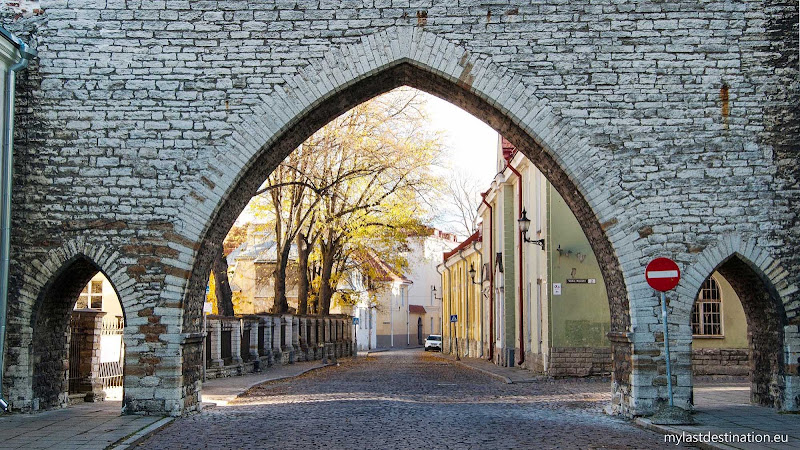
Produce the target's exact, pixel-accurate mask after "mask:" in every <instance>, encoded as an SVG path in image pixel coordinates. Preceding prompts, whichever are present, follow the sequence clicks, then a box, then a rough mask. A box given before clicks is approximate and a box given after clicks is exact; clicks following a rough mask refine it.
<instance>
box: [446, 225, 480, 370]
mask: <svg viewBox="0 0 800 450" xmlns="http://www.w3.org/2000/svg"><path fill="white" fill-rule="evenodd" d="M481 246H482V242H481V233H480V232H479V231H478V232H475V233H474V234H473V235H472V236H470V237H469V238H467V239H466V240H465V241H464V242H462V243H461V244H460V245H459V246H458V247H456V248H455V249H453V250H451V251H449V252H445V253H444V261H445V262H444V263H443V264H441V265H440V266H439V271H440V273H441V274H442V311H443V313H442V320H443V323H442V348H443V351H445V352H448V353H453V354H455V353H456V352H458V354H459V356H471V357H476V358H480V357H483V356H484V354H485V350H486V344H487V343H488V337H487V329H488V324H487V323H486V317H487V314H486V307H487V303H486V301H485V300H486V299H485V296H484V295H483V293H482V289H481V285H482V278H483V277H484V274H483V273H482V270H481V268H482V266H483V254H482V252H481Z"/></svg>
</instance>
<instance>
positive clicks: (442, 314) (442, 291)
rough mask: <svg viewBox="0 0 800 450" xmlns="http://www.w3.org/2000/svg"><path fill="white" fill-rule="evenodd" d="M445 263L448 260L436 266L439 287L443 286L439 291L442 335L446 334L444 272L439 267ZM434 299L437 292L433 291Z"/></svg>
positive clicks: (440, 329) (440, 330)
mask: <svg viewBox="0 0 800 450" xmlns="http://www.w3.org/2000/svg"><path fill="white" fill-rule="evenodd" d="M445 264H446V262H442V263H441V264H439V265H438V266H436V271H437V272H439V287H440V288H441V290H440V291H439V292H441V295H442V307H441V308H440V309H439V334H440V335H442V336H444V272H441V271H439V268H440V267H442V266H444V265H445ZM435 287H436V286H434V288H435ZM433 299H434V300H437V298H436V292H434V293H433ZM431 304H433V303H431ZM431 334H433V330H431ZM442 346H444V342H442ZM442 350H444V349H442Z"/></svg>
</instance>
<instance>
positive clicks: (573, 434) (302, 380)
mask: <svg viewBox="0 0 800 450" xmlns="http://www.w3.org/2000/svg"><path fill="white" fill-rule="evenodd" d="M608 392H609V388H608V381H607V380H555V381H542V382H537V383H530V384H512V385H508V384H504V383H501V382H498V381H497V380H495V379H493V378H491V377H488V376H486V375H483V374H480V373H478V372H476V371H473V370H470V369H467V368H463V367H461V366H458V365H455V364H453V363H450V362H448V361H445V360H443V359H440V358H438V357H436V356H434V355H428V354H425V353H423V352H421V351H419V350H406V351H394V352H386V353H377V354H373V355H372V356H370V357H368V358H359V359H357V360H355V361H353V360H347V361H344V362H342V363H341V364H340V366H339V367H328V368H324V369H320V370H317V371H314V372H311V373H308V374H305V375H303V376H300V377H297V378H294V379H291V380H286V381H276V382H270V383H266V384H263V385H260V386H257V387H255V388H253V389H250V390H249V391H248V392H246V393H245V394H244V395H242V396H241V397H240V398H239V399H237V400H236V401H235V402H234V403H233V404H231V405H228V406H226V407H218V408H212V409H209V410H206V411H203V412H202V413H199V414H195V415H192V416H189V417H184V418H181V419H179V420H176V421H175V422H173V423H172V425H170V426H169V427H167V428H166V429H164V430H162V431H161V432H159V433H158V434H155V435H153V436H152V437H150V439H148V440H147V441H145V442H143V443H141V444H140V446H141V447H142V448H148V449H149V448H155V449H158V448H164V449H167V448H169V449H177V448H281V449H300V448H303V449H312V448H348V449H360V448H380V449H383V448H404V449H405V448H458V449H461V448H476V449H478V448H479V449H486V448H509V449H519V448H637V449H640V448H666V447H667V445H666V444H664V439H663V437H662V436H661V435H658V434H656V433H652V432H648V431H643V430H641V429H638V428H636V427H634V426H633V425H632V424H630V423H628V422H626V421H624V420H621V419H617V418H614V417H609V416H606V415H604V414H603V413H602V408H603V406H604V405H605V404H606V403H607V402H608V398H609V394H608ZM669 447H672V448H674V445H671V446H669Z"/></svg>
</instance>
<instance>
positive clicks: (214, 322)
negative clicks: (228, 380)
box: [206, 316, 225, 368]
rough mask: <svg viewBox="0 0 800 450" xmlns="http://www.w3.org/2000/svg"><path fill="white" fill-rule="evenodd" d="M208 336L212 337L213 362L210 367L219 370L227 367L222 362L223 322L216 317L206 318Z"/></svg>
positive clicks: (210, 362)
mask: <svg viewBox="0 0 800 450" xmlns="http://www.w3.org/2000/svg"><path fill="white" fill-rule="evenodd" d="M206 320H207V322H206V326H207V327H208V335H209V336H210V337H211V361H209V362H208V363H209V367H215V368H219V367H222V366H224V365H225V362H224V361H223V360H222V322H220V320H219V318H217V317H215V316H206Z"/></svg>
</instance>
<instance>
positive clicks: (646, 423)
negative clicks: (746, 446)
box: [633, 417, 738, 450]
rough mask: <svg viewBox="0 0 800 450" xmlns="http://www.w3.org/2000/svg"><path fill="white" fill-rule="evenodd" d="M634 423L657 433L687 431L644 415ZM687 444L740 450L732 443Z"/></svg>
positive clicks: (717, 449) (715, 449)
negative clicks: (655, 422)
mask: <svg viewBox="0 0 800 450" xmlns="http://www.w3.org/2000/svg"><path fill="white" fill-rule="evenodd" d="M633 424H634V425H636V426H637V427H639V428H641V429H643V430H648V431H655V432H656V433H661V434H662V435H668V434H673V435H677V436H681V435H682V434H683V433H685V430H679V429H677V428H675V427H671V426H669V425H657V424H654V423H653V422H651V421H650V419H646V418H644V417H637V418H636V419H634V420H633ZM665 444H666V443H665ZM687 444H690V445H691V446H693V447H697V448H702V449H707V450H719V449H721V450H738V447H731V446H730V445H725V444H720V443H713V442H691V443H687Z"/></svg>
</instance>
